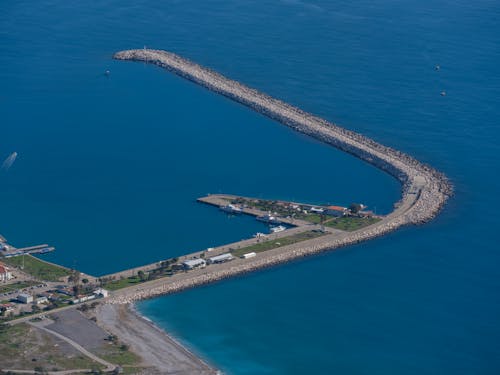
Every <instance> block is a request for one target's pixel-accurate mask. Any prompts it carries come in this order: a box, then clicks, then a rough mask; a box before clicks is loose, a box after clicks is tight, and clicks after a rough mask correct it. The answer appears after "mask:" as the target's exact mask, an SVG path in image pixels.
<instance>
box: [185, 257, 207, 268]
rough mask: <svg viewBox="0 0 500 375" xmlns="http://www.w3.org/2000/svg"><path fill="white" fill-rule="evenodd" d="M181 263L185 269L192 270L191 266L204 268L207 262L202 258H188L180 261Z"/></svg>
mask: <svg viewBox="0 0 500 375" xmlns="http://www.w3.org/2000/svg"><path fill="white" fill-rule="evenodd" d="M182 265H183V266H184V268H185V269H187V270H192V269H193V268H205V266H206V265H207V262H205V260H204V259H200V258H199V259H189V260H186V261H184V262H182Z"/></svg>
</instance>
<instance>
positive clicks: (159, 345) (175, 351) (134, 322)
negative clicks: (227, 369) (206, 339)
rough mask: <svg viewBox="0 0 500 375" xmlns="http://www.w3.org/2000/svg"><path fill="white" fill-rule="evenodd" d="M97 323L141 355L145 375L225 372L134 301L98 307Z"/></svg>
mask: <svg viewBox="0 0 500 375" xmlns="http://www.w3.org/2000/svg"><path fill="white" fill-rule="evenodd" d="M95 314H96V318H97V324H98V325H99V326H101V328H103V329H104V330H106V331H107V332H111V333H112V334H114V335H116V336H117V337H118V339H119V340H120V341H122V342H124V343H126V344H127V345H128V346H129V347H130V348H131V350H132V351H133V352H134V353H136V354H137V355H138V356H139V357H141V359H142V362H143V363H144V365H145V366H146V367H144V370H143V371H142V372H141V374H155V375H156V374H164V373H175V374H186V375H188V374H197V375H218V374H221V372H220V371H219V370H217V369H216V368H215V367H214V366H212V365H211V364H209V363H208V362H207V361H206V360H205V359H202V358H200V357H199V356H198V355H196V354H194V353H193V352H192V351H191V350H189V348H187V347H186V346H185V345H183V344H181V343H180V342H179V341H178V340H176V339H175V338H174V337H173V336H171V335H170V334H169V333H168V332H166V331H165V330H164V329H162V328H161V327H159V326H158V325H156V324H155V323H154V322H152V321H151V320H150V319H148V318H146V317H145V316H144V315H142V314H141V313H140V312H139V311H138V310H137V308H136V307H135V306H134V305H133V304H126V305H109V304H103V305H101V306H98V307H97V308H96V312H95Z"/></svg>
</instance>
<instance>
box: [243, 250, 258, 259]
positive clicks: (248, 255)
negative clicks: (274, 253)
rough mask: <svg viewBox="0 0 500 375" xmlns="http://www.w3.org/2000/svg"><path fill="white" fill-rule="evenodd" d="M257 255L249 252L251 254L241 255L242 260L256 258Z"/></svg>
mask: <svg viewBox="0 0 500 375" xmlns="http://www.w3.org/2000/svg"><path fill="white" fill-rule="evenodd" d="M256 255H257V254H256V253H255V252H253V251H252V252H251V253H246V254H243V256H242V258H243V259H248V258H253V257H254V256H256Z"/></svg>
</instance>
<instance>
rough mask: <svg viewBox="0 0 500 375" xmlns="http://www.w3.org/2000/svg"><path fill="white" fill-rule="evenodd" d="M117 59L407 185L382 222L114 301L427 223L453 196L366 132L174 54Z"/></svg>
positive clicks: (440, 180) (436, 175) (429, 172)
mask: <svg viewBox="0 0 500 375" xmlns="http://www.w3.org/2000/svg"><path fill="white" fill-rule="evenodd" d="M114 58H115V59H118V60H132V61H143V62H147V63H151V64H155V65H158V66H160V67H162V68H165V69H167V70H169V71H172V72H173V73H175V74H177V75H179V76H181V77H184V78H186V79H188V80H190V81H193V82H195V83H197V84H199V85H201V86H204V87H206V88H208V89H209V90H212V91H214V92H216V93H219V94H222V95H224V96H226V97H228V98H230V99H232V100H234V101H236V102H239V103H242V104H244V105H246V106H248V107H250V108H252V109H254V110H255V111H257V112H260V113H262V114H264V115H266V116H268V117H270V118H271V119H274V120H277V121H279V122H281V123H282V124H284V125H287V126H288V127H290V128H292V129H294V130H296V131H299V132H301V133H303V134H307V135H309V136H311V137H313V138H316V139H318V140H320V141H322V142H325V143H328V144H330V145H332V146H334V147H336V148H338V149H340V150H342V151H345V152H348V153H350V154H352V155H354V156H356V157H358V158H360V159H362V160H364V161H366V162H368V163H370V164H372V165H374V166H375V167H377V168H379V169H381V170H383V171H385V172H387V173H389V174H391V175H392V176H394V177H395V178H397V179H398V180H399V181H400V182H401V184H402V197H401V200H400V201H399V202H397V203H396V204H395V205H394V207H395V208H394V211H392V212H391V213H390V214H389V215H387V216H386V217H385V218H384V219H383V220H381V221H380V222H378V223H376V224H373V225H371V226H369V227H366V228H362V229H360V230H357V231H354V232H349V233H345V234H341V235H327V236H322V237H320V238H317V239H312V240H308V241H304V242H300V243H297V244H294V245H290V246H284V247H283V248H280V250H279V251H277V252H270V253H269V254H265V253H263V254H259V257H256V258H253V259H252V260H248V261H246V262H244V263H241V264H237V265H232V264H231V263H228V264H224V265H221V266H219V267H214V268H213V270H211V271H209V270H208V269H207V270H206V271H204V272H203V273H202V274H200V273H198V272H193V273H192V274H191V275H190V276H189V277H188V276H184V277H182V278H179V279H176V278H175V277H173V278H168V279H165V280H156V281H153V282H151V283H144V284H142V286H141V288H140V289H137V288H131V289H128V290H122V291H120V292H118V293H116V295H115V296H114V297H113V298H111V299H110V302H114V303H128V302H132V301H135V300H139V299H144V298H150V297H154V296H156V295H160V294H167V293H173V292H176V291H179V290H182V289H186V288H191V287H194V286H197V285H202V284H207V283H210V282H214V281H218V280H222V279H226V278H228V277H232V276H235V275H239V274H242V273H245V272H251V271H255V270H257V269H261V268H263V267H270V266H273V265H276V264H279V263H283V262H287V261H291V260H293V259H297V258H301V257H304V256H307V255H311V254H316V253H319V252H321V251H325V250H331V249H335V248H339V247H342V246H347V245H350V244H354V243H358V242H361V241H366V240H368V239H370V238H374V237H378V236H381V235H384V234H386V233H388V232H391V231H394V230H396V229H397V228H399V227H401V226H404V225H409V224H421V223H425V222H427V221H429V220H431V219H432V218H434V217H435V216H436V215H437V213H438V212H439V211H440V209H441V208H442V207H443V205H444V204H445V202H446V200H447V199H448V198H449V196H450V195H451V194H452V186H451V184H450V183H449V181H448V179H447V178H446V177H445V176H444V175H443V174H442V173H440V172H438V171H436V170H435V169H434V168H432V167H430V166H429V165H426V164H423V163H420V162H419V161H417V160H416V159H414V158H413V157H411V156H409V155H407V154H405V153H402V152H400V151H397V150H395V149H393V148H390V147H387V146H384V145H382V144H380V143H377V142H375V141H373V140H372V139H370V138H367V137H365V136H363V135H361V134H358V133H355V132H352V131H350V130H347V129H344V128H341V127H339V126H337V125H335V124H333V123H330V122H328V121H326V120H324V119H322V118H319V117H317V116H314V115H312V114H309V113H306V112H304V111H302V110H300V109H299V108H296V107H294V106H291V105H289V104H287V103H285V102H282V101H280V100H278V99H275V98H272V97H270V96H268V95H266V94H264V93H261V92H259V91H257V90H255V89H252V88H249V87H247V86H245V85H243V84H241V83H239V82H237V81H234V80H231V79H228V78H226V77H224V76H222V75H221V74H219V73H217V72H215V71H213V70H210V69H208V68H205V67H203V66H200V65H198V64H195V63H193V62H192V61H190V60H187V59H185V58H182V57H180V56H178V55H176V54H174V53H170V52H167V51H161V50H151V49H137V50H127V51H121V52H118V53H116V54H115V55H114Z"/></svg>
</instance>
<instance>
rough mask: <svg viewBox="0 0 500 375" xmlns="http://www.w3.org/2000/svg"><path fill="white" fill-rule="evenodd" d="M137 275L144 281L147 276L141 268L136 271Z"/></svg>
mask: <svg viewBox="0 0 500 375" xmlns="http://www.w3.org/2000/svg"><path fill="white" fill-rule="evenodd" d="M137 276H139V279H140V280H141V281H146V280H147V278H148V277H147V276H146V274H145V273H144V271H143V270H140V271H139V272H137Z"/></svg>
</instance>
